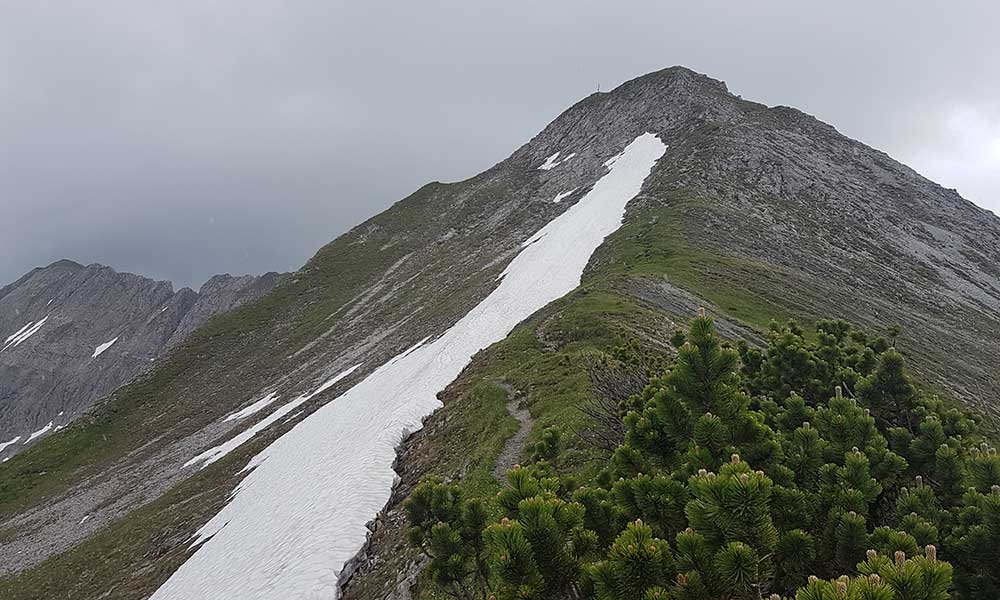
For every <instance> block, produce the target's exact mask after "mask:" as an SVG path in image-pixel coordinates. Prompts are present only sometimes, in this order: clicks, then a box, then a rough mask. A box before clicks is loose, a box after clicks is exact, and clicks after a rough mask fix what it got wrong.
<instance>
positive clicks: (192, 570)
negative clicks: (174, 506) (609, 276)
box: [151, 133, 665, 600]
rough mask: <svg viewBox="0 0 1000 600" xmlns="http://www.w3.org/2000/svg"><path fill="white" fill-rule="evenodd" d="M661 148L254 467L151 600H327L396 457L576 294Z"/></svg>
mask: <svg viewBox="0 0 1000 600" xmlns="http://www.w3.org/2000/svg"><path fill="white" fill-rule="evenodd" d="M664 150H665V147H664V145H663V143H662V142H661V141H660V140H659V139H657V138H656V136H654V135H652V134H648V133H647V134H644V135H641V136H639V137H638V138H636V139H635V140H634V141H633V142H632V143H631V144H629V146H628V147H627V148H626V149H625V150H624V151H623V152H622V153H621V154H620V155H619V156H618V157H617V158H616V159H615V160H614V162H611V161H609V163H607V164H609V165H613V166H611V168H610V172H609V173H607V174H606V175H605V176H604V177H602V178H601V179H600V180H599V181H598V182H597V183H596V184H595V185H594V187H593V188H592V189H591V190H590V191H589V192H588V193H587V194H586V195H585V196H584V197H583V198H581V199H580V201H579V202H577V203H576V204H574V205H573V206H572V207H570V208H569V209H567V210H566V211H565V212H564V213H563V214H562V215H560V216H558V217H556V218H555V219H554V220H552V221H551V222H550V223H548V224H547V225H545V226H544V227H543V228H542V229H541V231H539V232H538V234H536V235H535V236H533V237H534V238H535V239H536V242H535V243H532V244H530V245H529V246H527V247H525V248H524V249H523V250H522V251H521V252H520V254H518V255H517V256H516V257H515V258H514V260H513V261H511V263H510V265H509V266H508V267H507V269H506V271H505V276H504V278H503V280H502V281H501V282H500V285H498V286H497V288H496V289H495V290H493V292H492V293H491V294H490V295H489V296H487V297H486V299H484V300H483V301H482V302H481V303H480V304H479V305H477V306H476V307H475V308H473V309H472V310H471V311H469V313H468V314H466V315H465V316H464V317H463V318H462V319H461V320H459V321H458V322H457V323H456V324H455V325H454V326H453V327H451V328H450V329H449V330H448V331H446V332H445V333H444V334H443V335H442V336H441V337H439V338H437V339H436V340H434V341H433V342H431V343H429V344H426V345H421V346H419V347H416V348H414V349H411V351H409V353H408V354H405V355H404V356H399V357H397V358H395V359H393V360H392V361H390V362H388V363H386V364H385V365H383V366H381V367H379V368H378V369H376V370H375V371H374V372H373V373H372V374H370V375H369V376H368V377H367V378H365V379H364V380H363V381H361V382H360V383H358V384H357V385H355V386H354V387H352V388H351V389H350V390H348V391H347V392H345V393H344V394H343V395H341V396H340V397H339V398H337V399H335V400H333V401H331V402H328V403H327V404H325V405H324V406H322V407H320V408H319V409H318V410H317V411H316V412H314V413H313V414H311V415H310V416H308V417H307V418H306V419H304V420H303V421H301V422H300V423H298V424H297V425H296V426H294V427H293V428H292V429H291V430H290V431H289V432H288V433H286V434H285V435H283V436H281V437H280V438H278V439H277V440H276V441H275V442H274V443H273V444H271V445H270V446H269V447H268V448H266V449H265V450H264V451H262V452H261V453H260V454H258V455H257V456H255V457H254V458H253V459H251V460H250V462H249V463H248V464H247V465H246V467H244V471H248V470H249V471H250V472H249V474H248V475H247V476H246V477H245V478H244V479H243V481H241V482H240V484H239V485H238V486H237V488H236V490H234V492H233V495H232V498H231V500H230V502H229V504H228V505H226V506H225V507H224V508H223V509H222V510H221V511H220V512H219V513H218V514H217V515H215V517H213V518H212V519H211V520H210V521H209V522H208V523H206V524H205V525H204V526H203V527H202V528H201V529H200V530H199V531H198V532H197V534H196V540H195V542H196V543H198V542H202V541H204V544H203V545H202V546H201V547H200V548H199V549H198V550H197V551H196V552H195V553H194V555H192V556H191V557H190V558H189V559H188V560H187V562H185V563H184V564H183V565H181V567H180V568H179V569H178V570H177V572H175V573H174V574H173V576H172V577H171V578H170V579H169V580H168V581H167V582H166V583H165V584H163V586H162V587H160V589H159V590H157V592H156V593H155V594H153V596H152V598H151V600H181V599H184V600H186V599H188V598H213V599H215V600H225V599H234V600H235V599H237V598H239V599H242V600H265V599H268V600H269V599H273V598H298V599H301V600H313V599H315V600H318V599H320V598H324V599H332V598H335V597H336V596H337V581H338V577H339V575H340V572H341V569H342V568H343V566H344V564H345V563H346V562H347V561H348V560H350V559H351V558H352V557H353V556H354V555H355V554H356V553H357V552H358V550H359V549H360V548H361V546H362V545H363V544H364V542H365V539H366V536H367V534H368V529H367V528H366V527H365V524H366V523H367V522H368V521H369V520H371V519H372V518H373V517H374V516H375V515H376V513H377V512H378V511H379V510H380V509H381V508H382V507H383V506H384V505H385V503H386V501H388V499H389V495H390V493H391V490H392V485H393V483H394V481H395V479H396V473H395V472H394V471H393V470H392V463H393V461H394V459H395V457H396V447H397V445H398V444H399V443H400V442H401V441H402V440H403V439H404V438H405V437H406V436H407V434H408V433H409V432H411V431H415V430H417V429H419V428H420V426H421V419H422V418H423V417H425V416H426V415H428V414H429V413H431V412H432V411H434V410H435V409H436V408H438V407H439V406H440V402H439V401H438V400H437V396H436V394H437V392H438V391H440V390H442V389H443V388H444V387H445V386H446V385H448V384H449V383H450V382H451V381H453V380H454V379H455V378H456V377H457V376H458V374H459V373H460V372H461V370H462V369H463V368H464V367H465V365H466V364H468V362H469V361H470V360H471V358H472V355H473V354H474V353H476V352H477V351H479V350H480V349H482V348H484V347H486V346H489V345H490V344H492V343H494V342H497V341H499V340H501V339H503V338H504V337H505V336H506V335H507V334H508V333H510V331H511V330H512V329H513V328H514V327H515V326H516V325H517V324H518V323H519V322H521V321H522V320H524V319H525V318H526V317H528V316H530V315H531V314H532V313H534V312H535V311H537V310H538V309H540V308H542V307H543V306H545V305H546V304H548V303H549V302H552V301H553V300H556V299H557V298H560V297H561V296H564V295H565V294H567V293H569V292H570V291H572V290H573V288H575V287H576V286H577V285H579V283H580V275H581V274H582V272H583V269H584V266H585V265H586V264H587V261H588V260H589V259H590V255H591V253H593V251H594V250H595V249H596V248H597V246H598V245H600V243H601V242H602V241H603V240H604V238H605V237H606V236H607V235H609V234H611V233H612V232H614V230H615V229H617V228H618V226H619V225H620V224H621V219H622V215H623V214H624V210H625V205H626V204H627V203H628V201H629V200H631V199H632V198H634V197H635V196H636V195H637V194H638V193H639V191H640V189H641V187H642V183H643V181H644V180H645V179H646V176H647V175H649V172H650V170H651V169H652V168H653V165H654V164H655V163H656V161H657V160H658V159H659V158H660V157H661V156H662V155H663V152H664ZM315 393H318V390H317V392H313V394H315ZM283 408H284V407H283ZM279 410H281V409H279ZM275 412H277V411H275ZM206 540H207V541H206Z"/></svg>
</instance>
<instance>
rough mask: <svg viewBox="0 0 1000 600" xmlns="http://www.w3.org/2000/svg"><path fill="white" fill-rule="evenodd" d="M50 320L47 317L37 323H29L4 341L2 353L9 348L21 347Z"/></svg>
mask: <svg viewBox="0 0 1000 600" xmlns="http://www.w3.org/2000/svg"><path fill="white" fill-rule="evenodd" d="M48 320H49V318H48V317H47V316H46V317H45V318H43V319H42V320H41V321H39V322H37V323H35V322H33V321H28V324H27V325H25V326H24V327H22V328H20V329H18V330H17V331H16V332H15V333H14V334H13V335H11V336H9V337H8V338H7V339H6V340H4V347H3V350H0V352H3V351H4V350H6V349H7V348H16V347H17V346H20V345H21V342H23V341H24V340H26V339H28V338H30V337H31V336H33V335H35V333H37V332H38V330H39V329H41V328H42V325H44V324H45V322H46V321H48Z"/></svg>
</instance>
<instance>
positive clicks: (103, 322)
mask: <svg viewBox="0 0 1000 600" xmlns="http://www.w3.org/2000/svg"><path fill="white" fill-rule="evenodd" d="M277 279H278V276H277V275H276V274H268V275H264V276H262V277H250V276H245V277H231V276H229V275H218V276H216V277H213V278H212V279H210V280H209V281H208V282H207V283H206V284H205V285H204V286H203V287H202V289H201V291H200V292H194V291H192V290H191V289H188V288H183V289H181V290H179V291H177V292H175V291H174V290H173V287H172V286H171V284H170V283H169V282H165V281H153V280H150V279H147V278H145V277H140V276H138V275H132V274H130V273H118V272H116V271H114V270H112V269H110V268H108V267H104V266H101V265H97V264H94V265H89V266H83V265H80V264H77V263H74V262H72V261H68V260H62V261H59V262H56V263H53V264H51V265H49V266H47V267H43V268H38V269H34V270H33V271H31V272H30V273H28V274H26V275H25V276H24V277H22V278H21V279H19V280H18V281H16V282H14V283H12V284H10V285H8V286H6V287H4V288H3V289H2V290H0V340H3V343H2V345H0V443H7V442H11V441H14V440H17V441H14V443H11V444H9V445H7V446H6V447H4V448H3V450H2V451H0V456H2V457H3V458H7V457H10V456H12V455H13V454H15V453H16V452H17V451H20V450H22V449H23V448H24V447H25V446H26V445H27V444H28V443H29V439H30V440H31V441H34V440H35V439H38V438H39V437H41V436H42V435H46V434H48V433H49V432H52V431H56V430H59V429H62V428H63V427H64V426H65V425H66V424H68V423H69V422H70V421H72V420H73V419H74V418H75V417H77V416H78V415H79V414H80V413H81V412H83V411H85V410H86V409H87V408H89V407H90V406H91V405H92V404H93V403H94V402H95V401H97V400H98V399H100V398H101V397H103V396H105V395H107V394H108V393H109V392H111V391H112V390H113V389H115V388H117V387H118V386H120V385H122V384H124V383H126V382H128V381H130V380H131V379H133V378H134V377H135V376H136V375H137V374H139V373H141V372H143V371H145V370H147V369H148V368H150V367H151V366H152V364H153V363H154V361H155V360H156V359H157V358H159V357H160V356H161V355H162V354H163V353H164V352H165V351H167V350H168V349H169V348H171V347H173V346H175V345H177V344H179V343H180V342H181V341H182V340H183V339H184V338H185V337H186V336H187V335H188V334H189V333H190V332H191V331H193V330H194V329H196V328H197V327H198V326H199V325H201V324H202V323H204V322H205V321H207V320H208V319H209V318H210V317H212V316H213V315H215V314H218V313H220V312H225V311H227V310H230V309H232V308H234V307H236V306H239V305H240V304H243V303H245V302H247V301H250V300H253V299H256V298H258V297H260V296H262V295H263V294H265V293H266V292H267V291H269V290H270V289H271V288H272V287H274V285H275V283H276V281H277ZM32 435H34V436H35V437H34V438H32Z"/></svg>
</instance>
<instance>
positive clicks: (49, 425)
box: [24, 421, 52, 444]
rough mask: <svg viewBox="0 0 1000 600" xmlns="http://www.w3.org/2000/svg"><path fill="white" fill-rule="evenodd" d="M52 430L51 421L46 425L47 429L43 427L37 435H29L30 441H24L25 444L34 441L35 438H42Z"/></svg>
mask: <svg viewBox="0 0 1000 600" xmlns="http://www.w3.org/2000/svg"><path fill="white" fill-rule="evenodd" d="M51 429H52V421H49V424H48V425H46V426H45V427H42V428H41V429H39V430H38V431H36V432H35V433H32V434H31V435H29V436H28V439H26V440H24V443H25V444H27V443H29V442H31V441H32V440H34V439H35V438H38V437H41V436H43V435H45V434H46V433H48V432H49V431H50V430H51Z"/></svg>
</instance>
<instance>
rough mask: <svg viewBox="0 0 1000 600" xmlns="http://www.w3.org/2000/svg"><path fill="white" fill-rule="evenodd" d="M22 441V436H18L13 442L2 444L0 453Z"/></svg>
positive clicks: (0, 444)
mask: <svg viewBox="0 0 1000 600" xmlns="http://www.w3.org/2000/svg"><path fill="white" fill-rule="evenodd" d="M20 441H21V436H17V437H16V438H14V439H12V440H11V441H9V442H3V443H0V452H3V451H4V449H5V448H6V447H7V446H13V445H14V444H16V443H18V442H20Z"/></svg>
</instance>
